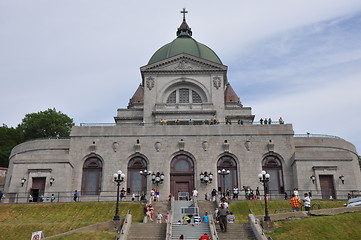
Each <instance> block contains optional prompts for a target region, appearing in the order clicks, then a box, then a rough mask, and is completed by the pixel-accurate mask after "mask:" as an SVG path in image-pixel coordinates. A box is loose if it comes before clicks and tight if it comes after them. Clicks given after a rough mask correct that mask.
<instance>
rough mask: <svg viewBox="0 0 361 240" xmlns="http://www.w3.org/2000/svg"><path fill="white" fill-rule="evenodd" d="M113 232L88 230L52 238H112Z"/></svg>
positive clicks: (55, 239)
mask: <svg viewBox="0 0 361 240" xmlns="http://www.w3.org/2000/svg"><path fill="white" fill-rule="evenodd" d="M114 237H115V233H114V232H108V231H89V232H83V233H71V234H69V235H67V236H63V237H56V238H53V239H54V240H78V239H87V240H114Z"/></svg>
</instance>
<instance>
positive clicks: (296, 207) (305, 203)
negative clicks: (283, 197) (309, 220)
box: [290, 190, 312, 213]
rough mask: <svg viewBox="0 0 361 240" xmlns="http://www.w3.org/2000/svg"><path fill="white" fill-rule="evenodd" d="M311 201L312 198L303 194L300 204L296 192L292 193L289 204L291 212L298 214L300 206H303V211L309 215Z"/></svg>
mask: <svg viewBox="0 0 361 240" xmlns="http://www.w3.org/2000/svg"><path fill="white" fill-rule="evenodd" d="M295 192H297V193H296V194H297V195H296V194H295ZM311 199H312V197H310V195H309V194H308V193H304V194H303V199H302V202H301V200H300V199H299V198H298V191H297V190H296V191H294V193H293V194H292V198H291V199H290V204H291V206H292V211H293V212H298V211H300V208H301V206H302V205H303V206H304V207H305V211H307V212H308V213H310V211H311Z"/></svg>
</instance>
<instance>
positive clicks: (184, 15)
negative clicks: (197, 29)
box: [181, 8, 188, 21]
mask: <svg viewBox="0 0 361 240" xmlns="http://www.w3.org/2000/svg"><path fill="white" fill-rule="evenodd" d="M181 13H183V21H186V13H188V11H186V9H185V8H183V11H181Z"/></svg>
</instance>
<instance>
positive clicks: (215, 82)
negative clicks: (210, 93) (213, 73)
mask: <svg viewBox="0 0 361 240" xmlns="http://www.w3.org/2000/svg"><path fill="white" fill-rule="evenodd" d="M213 86H214V87H215V88H216V89H217V90H218V88H220V87H221V78H220V77H213Z"/></svg>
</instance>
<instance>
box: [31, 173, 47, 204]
mask: <svg viewBox="0 0 361 240" xmlns="http://www.w3.org/2000/svg"><path fill="white" fill-rule="evenodd" d="M45 182H46V178H45V177H34V178H33V185H32V187H31V195H32V196H33V198H34V202H38V201H40V196H41V195H42V194H44V190H45Z"/></svg>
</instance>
